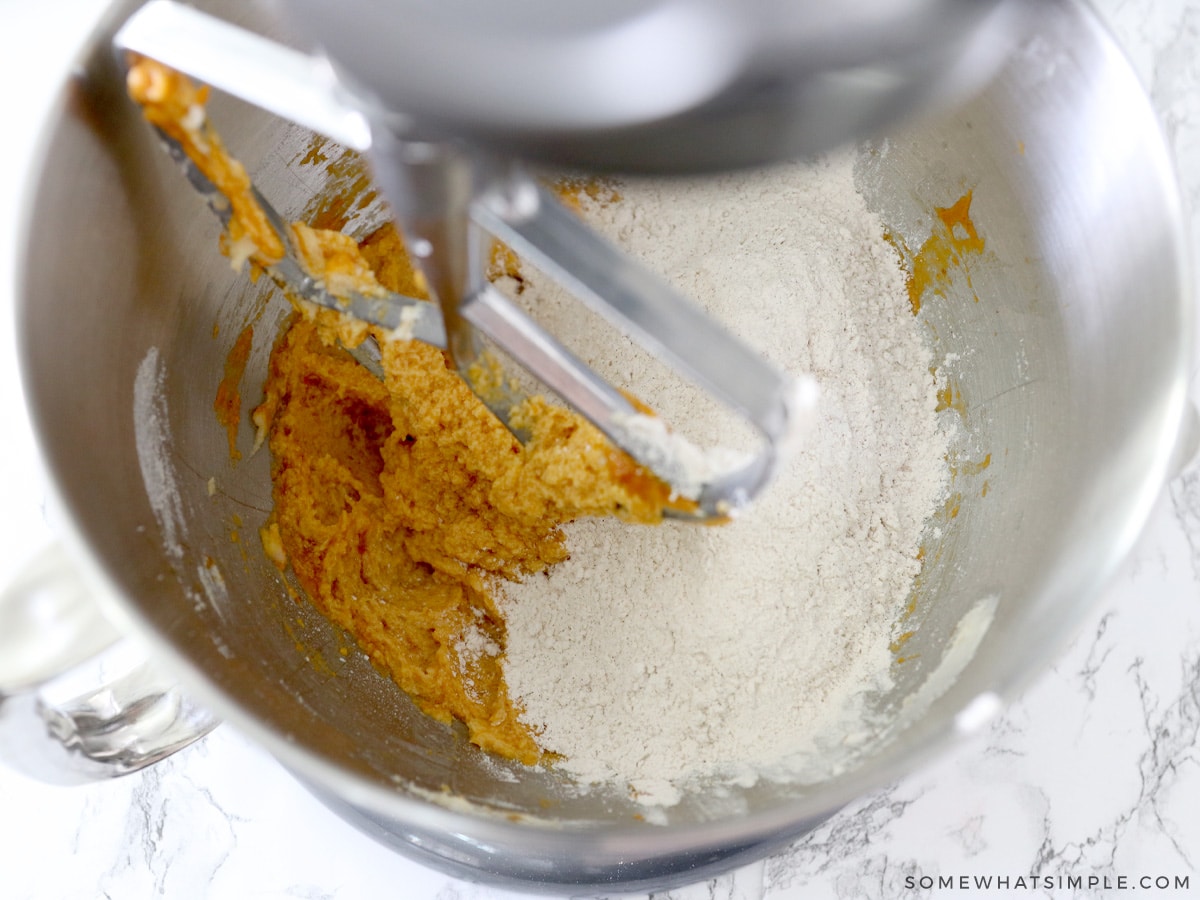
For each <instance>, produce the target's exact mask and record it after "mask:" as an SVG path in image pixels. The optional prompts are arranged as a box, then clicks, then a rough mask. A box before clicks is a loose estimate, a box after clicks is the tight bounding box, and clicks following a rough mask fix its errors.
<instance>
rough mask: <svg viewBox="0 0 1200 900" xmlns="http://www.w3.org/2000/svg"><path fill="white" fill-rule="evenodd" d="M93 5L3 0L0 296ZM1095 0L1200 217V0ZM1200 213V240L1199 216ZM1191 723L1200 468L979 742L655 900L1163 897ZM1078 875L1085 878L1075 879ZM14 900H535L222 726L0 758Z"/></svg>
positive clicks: (13, 532) (29, 502) (1190, 811)
mask: <svg viewBox="0 0 1200 900" xmlns="http://www.w3.org/2000/svg"><path fill="white" fill-rule="evenodd" d="M102 6H103V2H102V0H42V2H40V3H38V4H28V3H23V2H20V0H0V33H3V34H4V35H5V37H6V38H7V40H6V41H5V44H6V48H5V54H4V55H3V56H0V73H2V74H3V78H2V79H0V80H2V81H3V83H4V84H6V85H8V86H13V85H19V86H21V88H22V91H21V92H20V93H21V96H20V97H15V96H11V95H12V94H14V93H16V92H14V91H12V90H11V88H10V89H9V90H6V91H5V92H4V93H5V95H6V96H3V97H2V98H0V122H3V123H4V141H3V142H2V143H3V147H0V173H3V179H2V182H3V184H2V185H0V273H3V276H2V277H3V279H4V280H3V282H2V286H0V290H4V291H9V290H11V279H10V275H9V273H10V272H11V269H12V258H11V257H12V247H11V245H12V243H13V235H12V229H13V223H12V221H11V219H12V209H13V208H14V206H15V197H16V192H17V190H18V189H19V186H20V184H21V183H22V177H23V176H22V172H23V170H24V167H25V166H26V165H27V162H28V158H29V156H30V154H31V152H32V148H31V147H29V146H28V141H27V140H23V137H24V136H25V135H27V134H28V133H29V132H28V128H29V126H30V125H31V123H33V122H35V121H36V119H37V117H38V116H39V115H41V114H42V111H43V110H44V108H45V105H46V102H47V99H48V97H49V88H50V86H52V84H53V81H54V79H53V78H51V79H45V83H44V84H32V83H31V82H32V81H33V79H31V78H29V77H28V75H26V74H25V73H27V72H47V71H51V72H53V71H60V70H61V69H62V68H64V66H65V61H66V60H67V59H69V57H70V54H71V52H72V49H73V47H74V46H76V45H77V42H78V41H80V40H82V37H83V35H84V34H85V33H86V31H87V27H88V24H89V22H90V21H91V19H92V18H93V17H94V16H95V14H96V12H97V11H98V10H99V9H100V8H101V7H102ZM1096 6H1097V8H1098V9H1099V11H1100V13H1101V15H1102V17H1103V18H1104V19H1105V20H1107V22H1108V23H1109V24H1110V25H1111V27H1112V28H1113V30H1114V31H1115V33H1116V34H1117V36H1118V39H1119V40H1120V42H1121V43H1122V45H1123V46H1124V47H1125V49H1126V51H1127V53H1128V55H1129V56H1130V58H1131V60H1132V61H1133V64H1134V66H1135V67H1136V69H1137V71H1138V73H1139V75H1140V76H1141V78H1142V80H1143V82H1144V84H1145V85H1146V87H1147V89H1148V91H1149V92H1150V94H1151V96H1152V98H1153V101H1154V104H1155V106H1156V108H1157V110H1158V111H1159V114H1160V117H1161V120H1162V124H1163V127H1164V129H1165V132H1166V134H1167V136H1168V139H1169V142H1170V145H1171V146H1172V148H1173V150H1174V153H1175V156H1176V160H1177V166H1178V170H1179V174H1180V178H1181V181H1182V184H1183V187H1184V191H1185V194H1186V198H1185V199H1186V202H1187V203H1188V206H1189V208H1190V209H1191V210H1193V211H1195V210H1200V0H1098V2H1097V3H1096ZM35 59H36V60H38V61H39V65H38V66H37V67H36V68H33V67H32V66H31V65H30V64H31V63H32V62H33V61H34V60H35ZM1191 225H1192V246H1193V248H1194V249H1195V250H1200V227H1197V226H1200V221H1198V220H1197V213H1196V212H1192V214H1191ZM1194 258H1195V259H1197V260H1200V253H1194ZM7 302H8V301H7V299H5V307H6V311H7ZM6 319H7V312H6ZM2 328H3V334H4V345H3V348H4V352H3V353H2V354H0V356H2V357H3V359H2V361H0V364H2V365H3V366H5V367H6V368H5V369H4V371H3V376H4V383H5V384H6V385H13V384H15V379H16V374H15V372H16V369H15V363H14V362H13V358H12V352H11V341H12V336H11V324H10V323H9V322H8V321H7V320H6V321H4V322H3V325H2ZM1198 358H1200V357H1198ZM2 402H3V404H4V405H3V408H0V420H2V421H5V422H12V421H18V422H19V421H20V418H21V416H22V412H21V409H20V406H19V400H18V399H17V397H16V392H15V391H13V390H6V391H4V392H3V399H2ZM6 428H7V426H6ZM15 431H17V432H20V433H14V434H12V435H9V434H6V435H5V437H4V439H3V449H0V456H2V458H3V459H4V462H5V463H6V464H7V465H6V468H7V466H11V465H14V464H15V465H17V466H24V465H29V466H31V467H32V466H33V465H34V464H33V463H31V462H30V460H35V455H34V450H33V448H32V444H31V439H30V438H29V436H28V435H27V434H26V433H24V432H22V431H21V430H20V429H15ZM12 471H14V470H13V469H11V468H9V469H8V472H9V473H11V472H12ZM0 481H2V483H0V510H3V514H2V515H0V546H2V547H5V548H6V552H5V554H4V555H3V559H0V582H3V581H5V580H7V579H9V578H11V577H12V575H13V574H14V573H15V572H16V571H17V569H18V568H19V566H20V563H21V561H22V560H24V559H27V558H29V556H30V555H32V554H33V553H34V551H35V550H36V549H37V548H38V547H39V546H40V545H42V544H44V543H46V542H48V541H49V540H50V539H51V533H50V530H49V527H48V526H46V525H45V524H44V516H42V514H41V512H42V504H43V496H44V494H43V492H42V487H41V485H40V484H39V483H38V481H37V479H29V478H23V477H21V476H14V475H12V474H6V475H5V477H4V478H3V479H2V480H0ZM1198 737H1200V472H1197V471H1190V472H1185V474H1184V475H1182V476H1181V477H1179V478H1177V479H1176V480H1175V481H1173V482H1172V483H1171V484H1170V485H1169V486H1168V487H1167V488H1166V490H1164V492H1163V494H1162V496H1161V497H1160V499H1159V501H1158V503H1157V505H1156V507H1155V509H1154V511H1153V514H1152V516H1151V518H1150V521H1149V523H1148V525H1147V527H1146V530H1145V532H1144V534H1143V536H1142V538H1141V540H1140V542H1139V544H1138V545H1137V547H1136V549H1135V550H1134V552H1133V553H1132V555H1131V556H1130V558H1129V559H1128V560H1127V562H1126V564H1125V565H1124V567H1123V569H1122V571H1121V573H1120V574H1119V576H1118V577H1117V578H1116V579H1115V581H1114V582H1113V583H1112V585H1111V587H1110V588H1109V589H1108V590H1107V592H1106V594H1105V595H1104V597H1103V598H1102V599H1101V600H1100V602H1099V603H1098V605H1097V608H1096V610H1095V613H1094V614H1093V615H1092V616H1091V617H1090V619H1089V620H1088V621H1087V622H1086V623H1085V624H1084V626H1083V627H1082V629H1081V630H1080V632H1079V634H1078V636H1077V637H1076V638H1075V639H1074V641H1073V642H1072V643H1071V644H1069V646H1067V647H1065V648H1064V651H1063V653H1062V655H1061V657H1060V659H1059V661H1058V663H1057V665H1055V666H1054V667H1053V668H1052V669H1050V670H1049V671H1047V672H1045V673H1044V674H1043V675H1042V676H1041V677H1040V679H1039V680H1038V681H1037V682H1036V683H1035V684H1034V685H1033V686H1032V687H1031V688H1030V689H1029V690H1028V691H1027V692H1026V693H1025V695H1024V696H1023V697H1022V698H1021V699H1020V700H1019V701H1018V702H1016V703H1015V704H1013V705H1012V706H1011V708H1009V709H1008V710H1007V712H1005V713H1004V714H1003V715H1002V716H1000V717H999V718H998V719H996V720H995V721H994V722H993V723H992V724H991V725H990V726H988V727H986V728H985V729H984V730H983V732H982V733H981V734H979V735H978V736H977V737H976V738H974V739H973V740H971V741H970V742H969V743H967V744H965V745H962V746H960V747H958V748H957V749H955V750H954V751H953V752H951V753H950V754H949V755H947V756H945V757H943V758H942V759H940V760H939V761H938V762H936V763H935V764H933V765H932V766H930V767H928V768H926V769H924V770H922V771H920V772H918V773H917V774H914V775H912V776H911V777H909V778H906V779H905V780H903V781H900V782H898V783H896V784H894V785H892V786H890V787H888V788H886V789H883V790H880V791H878V792H876V793H874V794H872V795H870V796H867V797H863V798H862V799H860V800H859V801H857V802H855V803H853V804H851V805H850V806H849V807H848V808H846V809H845V810H844V811H843V812H841V813H840V814H839V815H837V816H835V817H834V818H833V819H831V820H830V821H828V822H827V823H826V824H824V825H823V826H821V827H820V828H819V829H817V830H816V831H815V832H813V833H811V834H809V835H808V836H806V837H805V838H803V839H802V840H800V841H798V842H797V843H796V844H794V845H793V846H792V847H791V848H789V849H788V850H787V851H786V852H784V853H782V854H779V855H777V856H775V857H772V858H770V859H768V860H766V861H764V862H762V863H759V864H756V865H753V866H750V867H747V868H745V869H742V870H739V871H737V872H734V873H730V874H729V875H726V876H724V877H721V878H718V879H716V880H714V881H709V882H705V883H703V884H697V885H692V886H689V887H685V888H679V889H676V890H673V891H670V892H667V893H664V894H659V895H655V896H656V897H659V898H662V897H669V898H672V900H701V898H711V900H752V898H755V897H758V896H765V897H767V898H770V900H785V898H788V900H791V898H799V897H805V898H809V897H814V898H822V897H838V898H841V897H847V898H848V897H864V898H877V897H879V898H883V897H889V898H890V897H918V896H920V897H925V896H935V897H946V896H952V895H955V894H958V895H961V896H972V895H973V893H972V891H971V890H969V889H967V888H966V887H964V886H963V884H962V883H961V882H958V881H956V882H955V887H953V888H944V889H939V888H938V887H936V886H934V887H933V888H932V889H928V882H927V881H925V882H923V881H922V879H923V878H936V877H937V876H939V875H951V876H954V877H955V878H956V879H957V878H958V877H959V876H966V877H968V878H973V877H974V876H993V877H1004V876H1006V877H1007V878H1008V879H1009V881H1008V883H1007V890H1002V889H997V888H996V887H995V886H994V888H993V890H992V891H991V892H990V893H989V894H987V895H988V896H991V895H997V896H1008V895H1012V896H1018V895H1019V896H1038V897H1045V896H1051V897H1071V896H1087V897H1093V896H1107V895H1110V894H1112V895H1120V894H1122V893H1124V892H1123V891H1121V890H1119V883H1118V878H1126V879H1128V887H1129V890H1130V892H1139V893H1142V894H1143V895H1154V894H1155V893H1156V890H1155V888H1154V884H1155V879H1159V878H1167V879H1168V880H1169V882H1170V887H1169V889H1168V890H1167V891H1166V892H1165V893H1164V894H1163V895H1164V896H1178V897H1185V896H1200V741H1198ZM1033 875H1036V876H1038V879H1039V880H1038V881H1035V880H1033V879H1031V878H1030V876H1033ZM1022 876H1024V878H1025V881H1024V882H1018V878H1021V877H1022ZM1067 876H1076V877H1081V878H1083V879H1084V882H1083V886H1082V887H1081V888H1076V887H1073V886H1072V884H1071V882H1069V881H1068V880H1067ZM1088 878H1096V879H1100V880H1099V881H1093V882H1091V883H1090V884H1089V883H1088V882H1087V879H1088ZM1143 878H1150V879H1151V881H1150V882H1147V883H1146V884H1143V883H1142V879H1143ZM1177 878H1187V879H1189V881H1188V886H1187V888H1177V887H1176V886H1175V883H1176V882H1175V880H1176V879H1177ZM1147 885H1148V886H1149V889H1147ZM0 896H4V897H14V898H73V897H80V898H84V897H87V898H91V897H106V898H114V900H125V898H141V897H149V896H165V897H169V898H191V897H211V898H239V900H240V898H275V897H279V898H283V897H294V898H309V900H315V898H357V897H368V896H388V897H404V898H411V900H515V898H519V897H523V896H532V895H525V894H521V893H514V892H511V891H505V890H499V889H495V888H490V887H484V886H479V885H474V884H469V883H466V882H460V881H456V880H454V879H451V878H449V877H447V876H444V875H441V874H438V873H435V872H432V871H430V870H427V869H425V868H423V867H421V866H420V865H418V864H416V863H413V862H410V861H409V860H407V859H404V858H402V857H399V856H397V855H395V854H393V853H392V852H390V851H388V850H386V849H384V848H382V847H381V846H379V845H377V844H375V843H374V842H373V841H372V840H371V839H369V838H367V837H365V836H363V835H362V834H360V833H359V832H357V831H355V830H354V829H352V828H351V827H350V826H349V825H346V824H344V823H342V822H341V821H340V820H339V819H337V818H335V817H334V816H333V815H332V814H330V813H328V812H327V811H326V810H325V808H324V807H323V806H321V805H320V804H318V802H317V801H316V800H314V799H312V798H311V797H310V795H309V794H308V793H307V792H306V791H305V790H304V788H302V787H301V786H300V785H299V784H298V783H297V782H296V781H294V780H293V779H292V777H291V776H290V775H289V774H288V773H287V772H285V771H284V770H283V769H282V768H281V767H280V766H279V765H278V764H277V763H276V762H275V761H274V760H273V759H272V758H271V757H269V756H268V755H267V754H266V753H264V752H263V751H262V750H260V749H258V748H257V747H256V746H255V745H253V744H252V743H250V742H249V741H248V740H246V739H245V738H244V737H243V736H242V735H241V734H239V733H238V732H237V731H235V730H234V729H233V728H232V727H230V726H227V725H226V726H222V727H220V728H218V729H217V730H216V731H215V732H213V733H212V734H210V735H209V736H208V737H207V738H206V739H204V740H203V741H202V742H200V743H198V744H196V745H193V746H192V747H190V748H188V749H187V750H185V751H183V752H181V753H179V754H177V755H176V756H175V757H172V758H170V759H168V760H167V761H165V762H163V763H160V764H159V765H157V766H155V767H153V768H151V769H148V770H146V771H144V772H142V773H139V774H135V775H131V776H127V777H124V778H120V779H116V780H112V781H108V782H104V783H98V784H93V785H90V786H85V787H76V788H65V787H50V786H46V785H43V784H40V783H37V782H34V781H30V780H27V779H26V778H24V777H22V776H20V775H17V774H14V773H12V772H10V771H6V770H3V769H0ZM637 896H639V897H645V895H637Z"/></svg>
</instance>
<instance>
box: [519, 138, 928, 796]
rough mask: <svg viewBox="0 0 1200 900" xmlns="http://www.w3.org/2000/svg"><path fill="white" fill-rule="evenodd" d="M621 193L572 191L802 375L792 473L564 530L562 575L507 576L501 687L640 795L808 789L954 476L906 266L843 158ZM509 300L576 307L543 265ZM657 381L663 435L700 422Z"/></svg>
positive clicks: (689, 405) (607, 367) (873, 663)
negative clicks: (815, 387)
mask: <svg viewBox="0 0 1200 900" xmlns="http://www.w3.org/2000/svg"><path fill="white" fill-rule="evenodd" d="M616 194H617V195H619V198H620V199H619V200H616V201H614V202H609V200H610V199H611V198H605V197H601V198H600V199H596V198H589V197H587V196H585V197H584V198H583V202H582V207H583V212H584V214H585V216H586V218H587V219H588V220H589V221H590V222H591V223H592V225H593V226H594V227H595V228H597V229H598V230H599V231H601V232H602V233H604V234H606V235H608V236H609V237H610V238H612V239H614V240H616V241H617V242H619V243H620V244H621V245H622V246H623V247H625V248H626V249H627V250H628V251H629V252H631V253H632V254H634V255H636V256H638V257H640V258H641V259H642V260H643V261H645V262H646V263H647V264H648V265H649V266H650V267H651V268H653V269H655V270H656V271H658V272H660V273H661V274H663V275H665V276H666V277H668V278H670V279H671V280H672V281H673V282H674V283H675V284H676V286H678V287H679V288H681V289H682V290H683V291H684V292H686V293H687V294H689V295H690V296H692V297H693V298H695V299H696V300H697V301H699V302H701V303H702V304H703V305H704V306H705V307H706V308H707V309H708V311H709V312H710V314H712V315H714V316H715V317H717V318H718V319H720V320H721V321H722V322H723V323H724V324H725V325H726V326H727V327H728V328H730V329H731V330H732V331H734V332H735V333H737V334H739V335H740V336H742V337H743V338H745V339H746V340H747V341H749V342H750V343H751V344H752V345H753V346H755V347H757V348H759V349H760V351H761V352H763V353H764V354H765V355H766V356H767V357H768V358H769V359H770V360H771V361H773V362H774V363H775V364H777V365H779V366H781V367H783V368H785V369H787V370H789V371H791V372H794V373H804V372H808V373H812V374H813V375H814V376H815V377H816V378H817V380H818V383H819V385H820V390H821V399H820V404H819V408H818V411H817V415H816V421H815V422H814V423H813V424H812V426H811V428H810V429H809V430H808V431H807V432H805V433H804V434H803V436H802V439H801V441H800V447H799V451H798V454H797V456H796V458H795V459H794V460H793V461H792V464H791V465H790V466H789V467H788V468H787V469H786V470H785V471H784V473H783V474H782V476H781V477H780V479H779V481H778V482H777V483H776V484H774V485H773V486H772V487H771V488H769V489H768V490H767V491H766V492H765V494H764V495H763V497H762V498H761V499H760V501H759V502H758V503H757V504H756V506H755V507H754V508H753V509H751V510H750V511H749V512H748V513H746V514H745V515H744V516H742V517H740V518H739V519H737V520H735V521H734V522H733V523H732V524H730V525H727V526H725V527H721V528H697V527H695V526H688V525H682V524H678V523H669V522H668V523H665V524H663V525H660V526H657V527H649V528H647V527H631V526H629V525H624V524H622V523H619V522H615V521H612V520H606V519H581V520H578V521H575V522H573V523H571V524H569V525H568V526H567V527H566V533H567V546H568V548H569V549H570V551H571V558H570V559H569V560H568V561H566V562H563V563H561V564H559V565H557V566H555V567H553V568H552V569H550V570H549V571H548V572H547V575H546V576H545V577H536V578H530V579H526V580H525V581H523V582H522V583H519V584H505V585H503V586H502V587H501V588H500V591H499V597H500V600H499V608H500V610H501V612H502V613H503V615H504V619H505V622H506V624H507V638H508V640H507V646H506V648H505V652H504V655H503V656H502V657H501V663H502V668H503V672H504V678H505V680H506V682H507V684H508V689H509V693H510V695H511V697H512V698H513V700H514V702H515V703H516V704H517V706H518V707H519V708H520V709H522V710H523V711H522V713H521V718H522V721H524V722H526V723H527V724H528V725H529V726H530V727H531V728H532V729H533V731H534V733H535V734H537V736H538V740H539V742H540V743H541V744H542V746H544V747H546V748H548V749H552V750H554V751H555V752H556V753H559V754H562V756H563V757H564V760H563V762H562V763H561V764H560V765H561V766H562V768H564V769H566V770H568V771H570V772H572V773H574V774H576V775H577V776H578V777H580V778H581V779H583V780H589V781H590V780H609V779H612V780H617V781H618V782H624V783H628V784H630V785H631V786H632V787H633V789H634V791H635V793H637V794H640V795H641V796H642V797H644V798H645V799H647V800H648V801H649V802H663V803H669V802H671V801H672V800H673V799H676V798H677V794H678V788H679V785H680V784H681V783H682V782H684V781H686V780H688V778H689V777H691V776H697V775H716V776H723V777H731V778H734V779H737V780H739V781H740V782H742V783H744V782H745V781H746V780H747V779H749V780H753V778H754V777H755V776H756V774H764V775H768V776H772V777H789V776H791V777H802V778H807V777H820V776H821V775H822V774H823V773H826V772H827V770H828V769H829V768H831V767H833V768H835V767H836V765H837V762H836V760H837V759H839V758H840V757H842V756H844V755H846V754H849V753H852V752H853V744H854V742H855V737H856V736H859V737H861V736H862V733H863V732H864V717H865V715H866V710H865V706H864V701H865V700H866V698H867V695H868V693H869V692H871V691H873V690H878V689H883V688H886V687H887V685H888V684H889V670H890V667H891V665H892V664H893V661H894V655H893V653H892V652H891V650H890V649H889V644H890V642H891V641H892V640H893V638H894V637H895V636H896V635H895V629H896V623H897V620H898V618H899V613H900V611H901V609H902V608H903V606H904V604H905V602H906V599H907V597H908V595H909V592H910V591H911V590H912V586H913V579H914V576H915V575H916V574H917V572H918V569H919V566H920V564H919V562H918V551H919V545H920V542H921V537H922V532H923V527H924V524H925V522H926V521H927V520H928V519H929V517H930V516H931V514H932V513H933V512H934V510H935V508H936V507H937V506H938V504H939V502H940V500H941V499H942V498H943V497H944V491H945V485H946V480H947V469H946V462H945V458H946V453H947V444H948V440H949V435H948V434H947V433H946V432H945V431H944V430H942V429H941V428H939V422H938V418H937V415H936V406H937V399H936V388H935V384H934V378H933V376H932V375H931V364H932V359H931V353H930V350H929V349H928V348H927V347H926V346H925V344H924V343H923V340H922V332H921V326H920V324H919V323H918V321H917V319H916V318H915V317H914V316H913V313H912V307H911V304H910V302H909V299H908V295H907V292H906V277H905V274H904V273H903V272H902V270H901V267H900V265H899V262H898V259H897V255H896V252H895V250H894V249H893V248H892V247H891V246H890V245H889V244H888V243H887V242H886V241H885V240H884V236H883V235H884V228H883V225H882V223H881V222H880V221H879V220H878V218H877V217H876V216H875V215H873V214H872V213H871V212H870V211H869V210H868V209H867V207H866V204H865V201H864V200H863V198H862V197H861V196H860V194H859V193H858V192H857V191H856V189H855V184H854V172H853V161H852V158H851V157H850V156H849V155H844V156H838V157H835V158H831V159H825V160H822V161H819V162H817V163H813V164H795V165H790V166H785V167H781V168H776V169H772V170H769V171H764V172H758V173H754V174H749V175H746V174H738V175H735V176H728V177H721V178H717V179H709V180H703V181H646V182H627V183H623V184H620V185H617V186H616ZM521 287H522V288H523V290H522V291H521V296H522V297H523V298H530V297H531V296H532V297H534V298H536V299H535V300H527V302H529V304H530V306H531V308H536V309H537V310H538V314H539V315H540V316H542V317H543V319H545V320H547V321H548V322H549V323H550V325H551V328H552V330H553V331H554V332H555V333H557V334H566V335H568V336H570V329H571V324H570V323H571V322H572V321H573V320H574V317H572V316H571V315H570V304H571V302H572V301H569V300H564V299H562V298H561V297H560V296H558V295H557V294H556V293H555V291H554V290H553V288H550V287H547V286H543V285H542V284H541V283H540V282H539V281H538V279H537V277H536V274H535V273H526V274H525V276H524V283H523V285H521ZM576 337H578V338H584V337H586V340H587V342H588V346H590V347H591V348H592V353H593V355H592V357H591V358H589V360H588V362H589V363H591V364H592V365H593V366H595V367H597V368H598V369H599V370H600V371H601V373H602V374H606V375H608V376H610V377H614V378H616V379H618V381H619V379H620V378H621V373H626V374H628V373H629V372H630V371H633V370H632V369H631V368H630V367H629V366H630V364H629V361H628V359H627V357H628V351H627V350H625V349H624V347H623V346H622V345H621V344H620V343H619V342H617V341H614V342H612V344H611V345H608V346H606V345H604V344H603V343H599V342H602V340H603V337H604V336H603V334H595V333H589V334H586V335H583V334H580V335H577V336H576ZM671 387H672V385H671V383H670V382H667V381H663V382H662V383H661V384H651V385H649V386H648V387H646V386H644V385H639V393H640V395H641V396H642V398H643V399H644V400H645V401H646V402H647V403H648V404H650V405H651V406H652V407H653V408H655V409H656V410H659V411H660V412H663V413H664V415H665V416H666V418H667V420H668V421H671V422H687V421H694V419H695V415H699V414H700V413H699V411H700V407H699V406H697V405H696V404H695V400H694V399H692V398H690V397H685V398H684V399H683V400H682V401H677V398H676V397H674V396H672V395H671V394H670V393H667V391H669V390H670V389H671ZM660 390H661V392H660ZM719 437H720V435H719V433H716V434H713V433H710V434H709V435H708V440H709V442H714V441H715V440H717V439H719Z"/></svg>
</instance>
